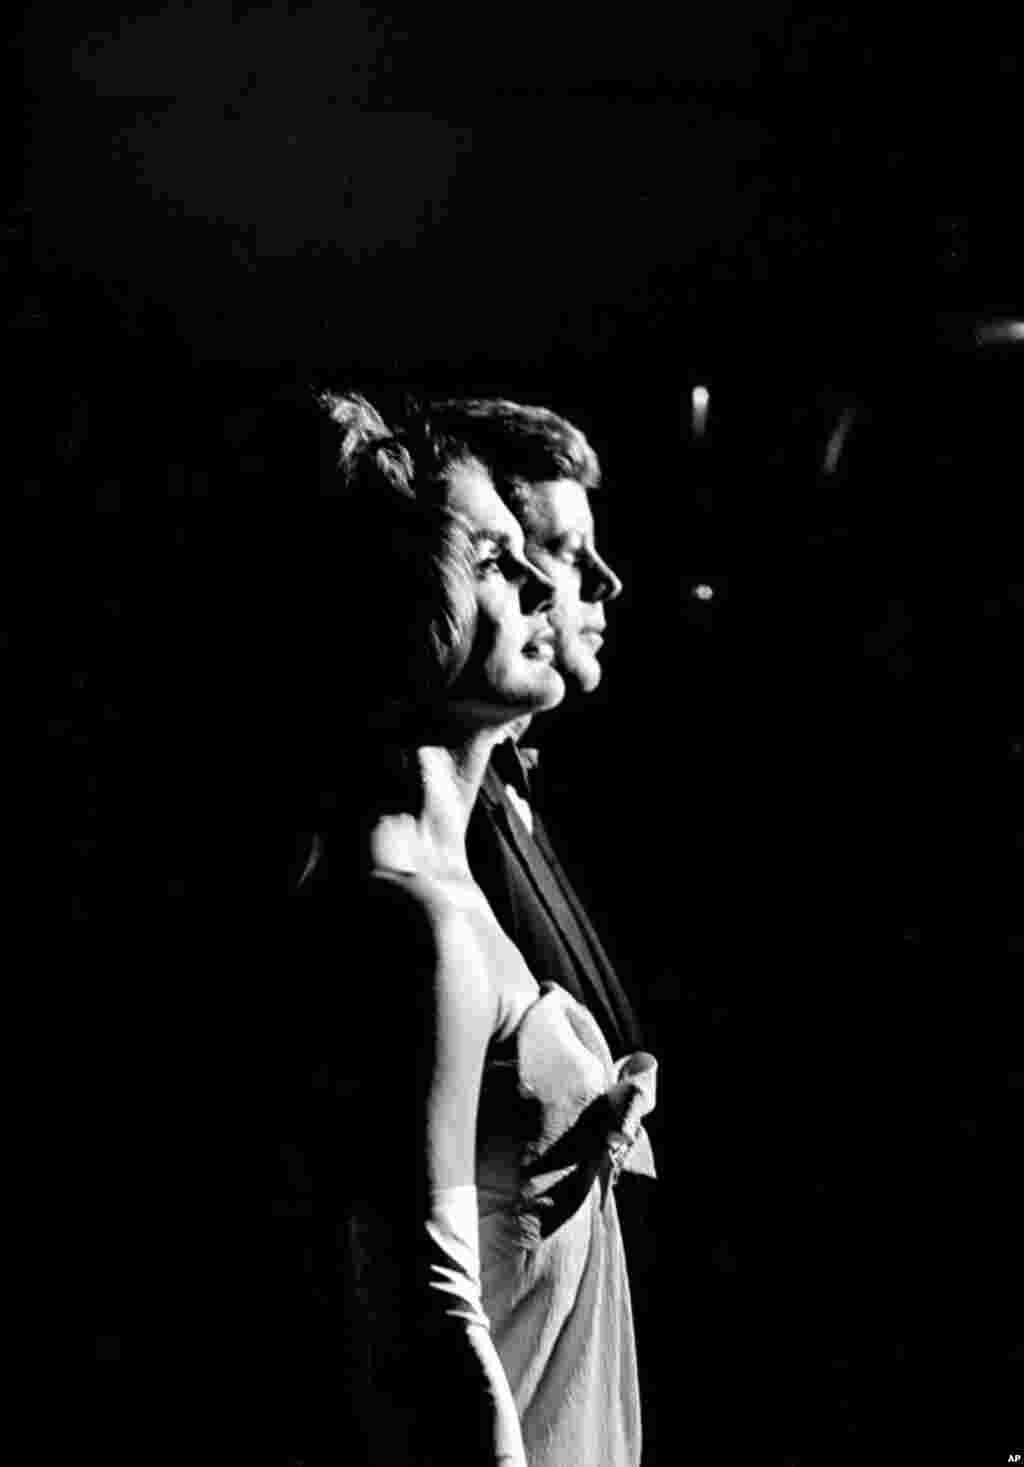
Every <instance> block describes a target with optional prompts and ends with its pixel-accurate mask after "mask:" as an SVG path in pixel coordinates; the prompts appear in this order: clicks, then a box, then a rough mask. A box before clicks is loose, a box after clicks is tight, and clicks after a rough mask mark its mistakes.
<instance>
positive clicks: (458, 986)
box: [420, 913, 498, 1189]
mask: <svg viewBox="0 0 1024 1467" xmlns="http://www.w3.org/2000/svg"><path fill="white" fill-rule="evenodd" d="M432 928H433V938H434V941H433V967H432V972H431V973H430V974H429V975H427V974H424V979H425V980H426V992H425V993H424V995H423V997H424V999H425V1003H424V1009H423V1010H422V1012H423V1014H424V1019H425V1024H424V1026H423V1027H424V1030H425V1032H424V1033H423V1034H422V1035H421V1038H422V1040H423V1041H424V1048H423V1051H422V1058H423V1061H424V1064H423V1069H422V1072H421V1073H422V1077H423V1083H422V1087H421V1100H422V1106H423V1113H422V1117H421V1118H420V1120H421V1124H422V1133H421V1134H422V1144H423V1146H424V1162H425V1167H426V1175H425V1180H426V1182H427V1184H428V1186H429V1187H430V1188H432V1189H435V1188H446V1187H462V1186H474V1185H475V1183H476V1126H477V1111H478V1109H479V1103H480V1086H481V1081H482V1077H483V1068H484V1060H485V1057H486V1053H487V1046H488V1044H489V1043H490V1040H491V1037H492V1035H493V1033H494V1031H495V1028H496V1026H497V1013H498V1005H497V999H496V996H495V994H494V990H493V986H492V984H491V982H490V980H489V976H488V973H487V970H486V965H485V963H484V960H483V954H482V952H481V950H480V946H479V943H478V942H477V940H476V937H475V935H474V934H473V931H472V928H471V924H470V923H469V922H467V921H466V919H465V918H464V917H463V916H462V915H461V914H459V913H455V914H449V915H445V916H443V917H441V918H439V919H435V920H434V921H433V924H432Z"/></svg>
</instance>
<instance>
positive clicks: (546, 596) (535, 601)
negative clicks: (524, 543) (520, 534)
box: [519, 560, 555, 615]
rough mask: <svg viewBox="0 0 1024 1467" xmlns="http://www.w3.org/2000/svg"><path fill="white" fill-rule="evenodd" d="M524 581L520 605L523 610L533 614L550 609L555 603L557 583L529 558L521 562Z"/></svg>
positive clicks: (520, 594)
mask: <svg viewBox="0 0 1024 1467" xmlns="http://www.w3.org/2000/svg"><path fill="white" fill-rule="evenodd" d="M521 568H522V575H523V583H522V586H521V587H520V591H519V605H520V606H521V607H522V609H523V611H524V612H526V613H528V614H531V615H532V614H533V613H536V612H538V611H549V610H550V609H551V607H552V606H553V605H554V600H555V583H554V581H551V580H549V579H548V577H547V576H546V575H545V574H544V572H543V571H539V570H538V569H537V567H536V566H535V565H533V564H532V563H531V562H530V561H528V560H523V561H522V562H521Z"/></svg>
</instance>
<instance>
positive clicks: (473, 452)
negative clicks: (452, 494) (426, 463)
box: [410, 397, 601, 506]
mask: <svg viewBox="0 0 1024 1467" xmlns="http://www.w3.org/2000/svg"><path fill="white" fill-rule="evenodd" d="M410 421H411V423H412V424H416V425H417V427H418V431H419V432H420V433H421V434H423V435H424V436H425V437H426V439H427V440H428V441H429V442H430V444H431V445H432V452H433V453H434V454H436V455H439V456H440V457H442V458H446V459H447V461H448V463H452V462H455V461H458V460H459V459H465V458H473V459H476V460H478V461H479V462H480V463H481V464H483V466H484V467H485V468H486V469H487V471H488V472H489V474H490V475H491V478H492V479H493V481H494V486H495V488H496V489H497V491H498V493H499V494H500V495H501V497H502V498H503V499H504V500H506V501H507V502H508V503H509V504H511V505H513V506H515V505H517V504H518V503H519V502H521V500H522V497H523V495H524V493H526V492H528V491H529V489H530V488H531V487H532V486H533V485H535V484H544V483H547V482H549V481H551V480H553V479H572V480H574V481H575V482H577V483H578V484H580V485H581V486H582V487H583V488H584V489H586V490H591V489H596V488H597V487H598V485H599V484H600V482H601V467H600V464H599V462H598V458H597V454H596V453H595V452H594V450H593V448H592V447H591V446H590V444H589V443H588V441H587V439H586V437H585V436H584V434H583V433H582V432H581V431H580V430H579V428H577V427H576V426H575V425H574V424H573V423H570V422H569V421H568V419H566V418H562V417H559V416H558V414H557V413H553V412H551V410H550V409H549V408H542V407H532V406H524V405H523V404H521V403H517V402H510V401H508V399H506V398H483V397H468V398H440V399H435V400H433V401H431V400H427V401H425V402H422V403H418V402H413V403H411V404H410Z"/></svg>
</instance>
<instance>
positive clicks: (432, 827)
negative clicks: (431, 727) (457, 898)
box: [371, 728, 508, 879]
mask: <svg viewBox="0 0 1024 1467" xmlns="http://www.w3.org/2000/svg"><path fill="white" fill-rule="evenodd" d="M507 736H508V729H507V728H499V729H489V730H487V731H486V732H482V733H478V734H475V735H474V736H473V737H472V738H470V739H469V740H467V741H466V742H465V743H463V744H459V745H457V746H454V747H449V746H448V745H445V744H422V745H419V746H418V747H416V748H414V749H412V750H410V751H409V760H410V764H411V767H410V776H411V777H410V780H409V787H410V791H411V792H412V793H413V798H412V799H410V802H409V808H408V809H406V810H401V811H396V812H395V813H393V814H385V815H382V816H381V817H380V819H379V820H378V821H377V822H376V824H375V825H374V828H373V832H372V835H371V861H372V864H373V866H374V867H375V868H376V869H378V870H381V869H383V870H392V871H401V872H404V873H408V874H416V875H420V876H427V877H431V876H432V877H435V878H442V879H443V878H445V877H449V878H450V877H468V876H469V875H470V872H469V862H468V860H467V858H466V827H467V826H468V824H469V817H470V815H471V814H472V811H473V806H474V804H475V803H476V798H477V795H478V793H479V790H480V785H481V782H482V780H483V777H484V773H485V771H486V769H487V763H488V760H489V759H490V757H491V751H492V749H493V748H494V746H495V744H497V743H500V742H501V740H502V739H504V738H506V737H507Z"/></svg>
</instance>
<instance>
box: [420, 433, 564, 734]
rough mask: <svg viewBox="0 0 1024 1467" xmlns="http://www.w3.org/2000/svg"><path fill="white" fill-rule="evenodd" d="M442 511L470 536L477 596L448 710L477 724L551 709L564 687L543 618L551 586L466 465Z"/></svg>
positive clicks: (453, 475)
mask: <svg viewBox="0 0 1024 1467" xmlns="http://www.w3.org/2000/svg"><path fill="white" fill-rule="evenodd" d="M445 507H446V508H447V509H448V510H450V511H451V512H452V513H453V514H456V515H458V516H459V517H460V518H461V519H462V520H463V521H464V523H465V524H466V526H467V527H468V529H469V532H470V535H471V536H472V539H473V578H474V581H473V584H474V589H475V594H476V627H475V633H474V636H473V643H472V646H471V648H470V650H469V655H468V657H467V659H466V662H465V665H464V666H463V668H462V670H461V671H460V673H459V675H458V677H457V678H456V680H455V683H454V685H453V687H452V688H451V690H450V700H451V705H452V707H453V710H454V711H455V712H456V713H457V714H458V715H459V717H460V718H461V719H462V720H463V721H465V722H468V723H471V724H474V725H478V726H479V725H487V724H501V723H506V722H508V721H510V719H512V718H515V717H520V716H522V715H523V714H526V713H539V712H542V711H543V710H544V709H547V708H554V707H555V705H556V704H558V703H560V702H561V701H562V699H563V698H564V697H565V683H564V682H563V681H562V678H561V676H560V674H559V673H558V672H557V671H556V669H555V666H554V652H555V648H554V632H553V631H552V628H551V624H550V622H549V621H548V617H547V611H548V608H549V607H550V606H551V600H552V587H551V583H550V582H549V581H548V580H547V579H546V577H544V576H543V575H541V574H540V573H539V572H538V571H537V570H536V569H535V568H534V567H533V566H532V565H531V564H530V562H529V561H528V560H527V559H526V557H525V555H524V553H523V531H522V528H521V526H520V525H519V522H518V520H517V519H516V517H515V515H513V513H512V511H511V510H510V509H509V508H508V506H507V505H506V504H505V503H504V502H503V501H502V499H501V497H500V495H499V494H498V492H497V490H496V489H495V487H494V484H493V483H492V481H491V477H490V475H489V474H488V473H487V471H486V469H484V468H483V466H482V465H480V464H477V463H472V462H468V463H464V464H460V465H458V466H457V467H456V468H454V469H453V470H451V471H450V473H449V476H448V488H447V494H446V499H445Z"/></svg>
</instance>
